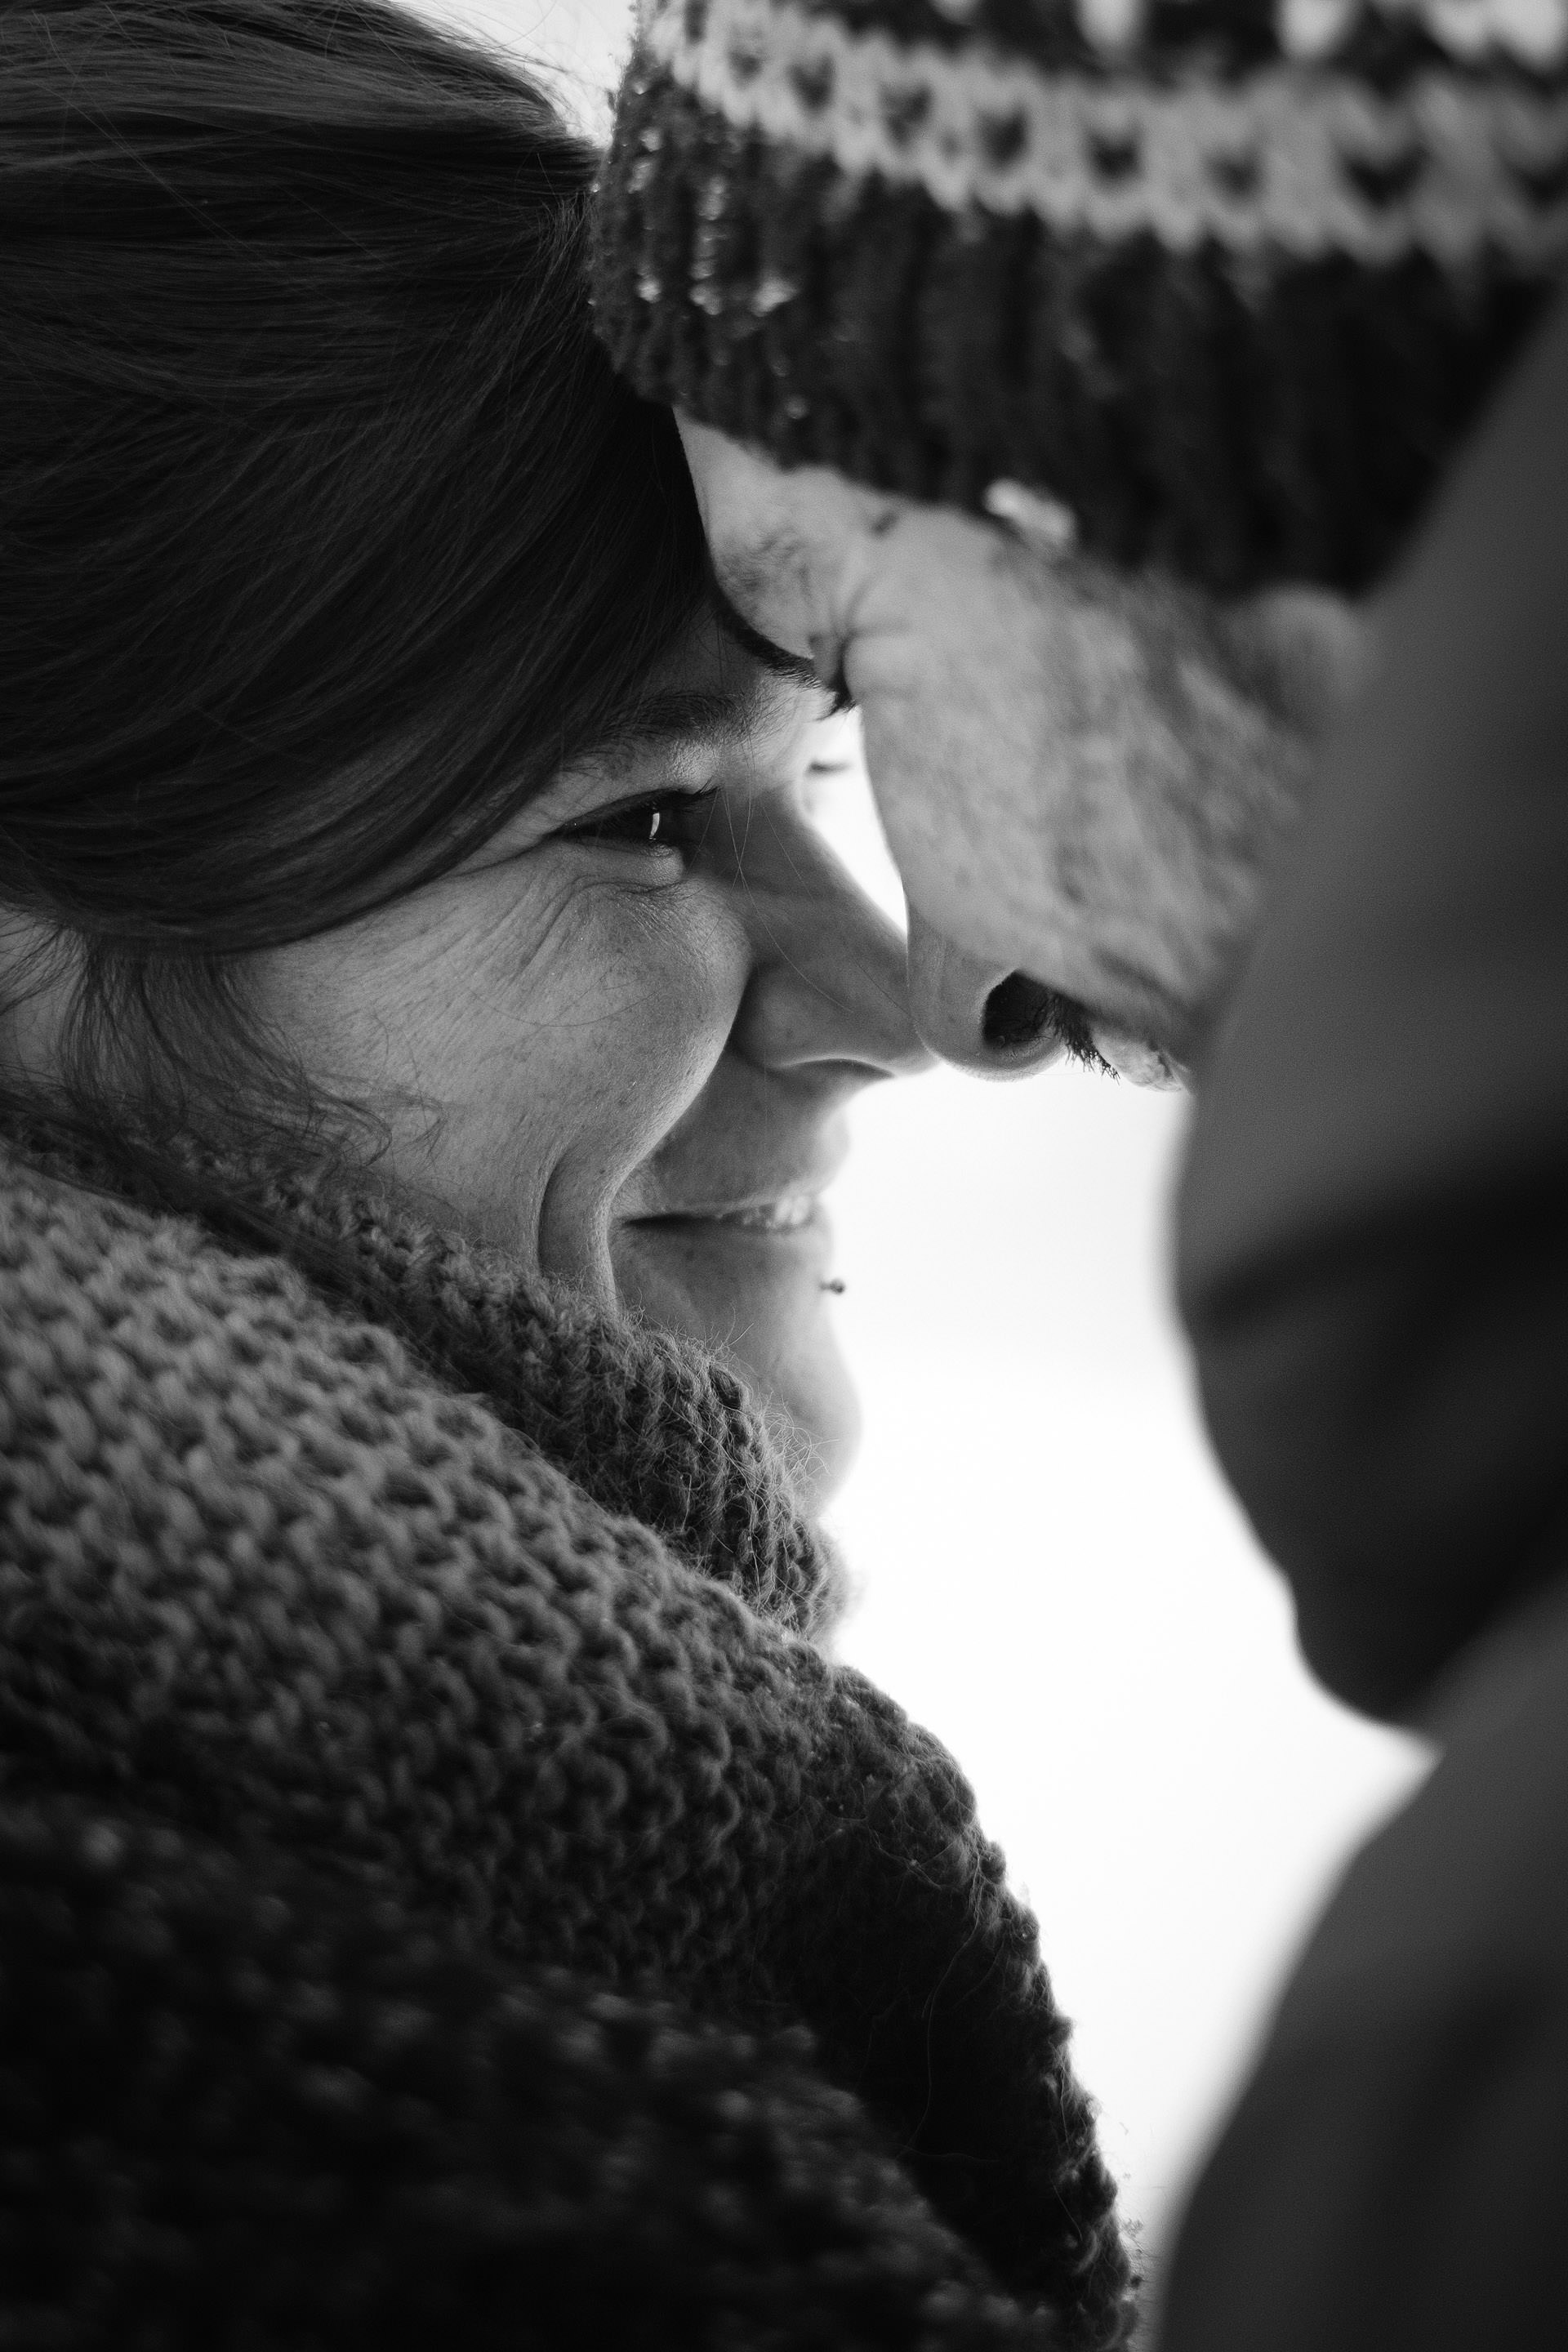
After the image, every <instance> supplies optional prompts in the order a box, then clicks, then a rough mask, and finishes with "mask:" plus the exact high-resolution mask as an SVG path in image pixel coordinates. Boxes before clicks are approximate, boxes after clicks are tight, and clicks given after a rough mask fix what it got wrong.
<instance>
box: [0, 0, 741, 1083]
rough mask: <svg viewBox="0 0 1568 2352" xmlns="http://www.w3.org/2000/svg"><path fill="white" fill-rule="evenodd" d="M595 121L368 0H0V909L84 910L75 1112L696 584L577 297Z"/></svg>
mask: <svg viewBox="0 0 1568 2352" xmlns="http://www.w3.org/2000/svg"><path fill="white" fill-rule="evenodd" d="M596 162H597V157H596V154H595V150H594V149H593V147H592V146H591V145H589V144H588V143H587V142H585V141H584V139H582V138H581V137H579V136H578V135H576V133H575V132H574V131H572V130H571V129H570V128H569V127H568V126H567V125H566V123H565V122H564V121H563V119H562V117H561V115H560V114H559V113H558V112H557V110H555V108H554V106H553V105H552V101H551V100H550V99H549V98H548V97H547V95H546V94H545V91H544V89H543V88H542V86H541V85H539V84H538V83H536V82H535V81H534V80H533V79H531V77H530V76H529V75H527V74H525V73H524V72H523V71H521V69H520V68H517V67H516V66H514V65H512V64H510V63H509V62H507V61H505V60H504V59H503V58H500V57H499V56H494V55H491V54H489V52H488V51H487V50H485V49H483V48H481V47H478V46H475V45H472V44H470V43H468V41H466V40H464V39H462V38H459V37H455V36H453V35H451V34H448V33H446V32H442V31H437V30H435V29H432V28H431V27H429V26H426V25H425V24H424V23H422V22H421V21H420V20H419V19H417V18H416V17H414V16H408V15H405V14H404V13H403V12H402V11H401V10H399V9H397V8H395V7H393V6H390V5H383V4H382V0H332V5H330V6H329V5H315V0H26V5H15V0H0V705H3V708H4V714H5V717H4V725H3V727H0V921H3V919H4V916H5V912H6V911H10V912H12V913H14V914H15V913H20V914H21V915H24V916H27V917H32V918H34V919H37V921H38V922H39V923H41V924H42V925H43V926H45V927H47V929H49V930H50V931H51V932H54V933H58V934H63V935H64V936H66V937H67V938H68V939H69V940H71V941H72V943H73V945H76V946H79V950H80V966H81V978H80V982H79V987H78V990H77V994H76V1000H75V1007H74V1013H73V1016H72V1019H71V1021H70V1023H69V1024H68V1051H67V1055H66V1062H67V1068H66V1075H65V1077H64V1079H63V1080H62V1082H61V1087H59V1088H58V1089H57V1097H58V1098H57V1099H56V1101H55V1102H54V1105H53V1109H54V1111H55V1112H57V1113H61V1115H68V1117H69V1118H71V1119H74V1120H75V1121H76V1122H77V1124H78V1125H83V1124H86V1125H88V1126H90V1125H91V1124H92V1123H93V1121H94V1120H95V1119H96V1120H97V1121H98V1123H99V1125H100V1128H102V1127H104V1126H105V1125H106V1124H107V1125H110V1126H112V1125H113V1124H114V1119H113V1118H112V1117H110V1115H109V1114H108V1113H106V1111H105V1108H104V1106H105V1104H106V1103H107V1102H108V1101H109V1100H110V1094H109V1092H108V1087H109V1081H108V1078H107V1076H106V1073H107V1072H108V1070H109V1068H110V1064H111V1063H112V1064H113V1065H114V1066H116V1067H118V1068H119V1069H120V1070H121V1073H122V1074H123V1072H124V1070H125V1069H126V1068H127V1067H130V1066H135V1067H136V1068H138V1069H139V1070H140V1073H141V1076H140V1078H139V1079H138V1080H137V1082H136V1083H137V1085H138V1086H141V1087H142V1089H143V1091H147V1090H151V1091H153V1092H155V1091H156V1087H155V1085H154V1074H155V1073H156V1074H157V1084H158V1085H162V1086H163V1087H164V1093H165V1096H166V1094H167V1083H168V1080H169V1074H170V1072H171V1070H173V1069H174V1068H175V1067H176V1066H178V1064H179V1059H180V1051H181V1048H180V1046H179V1045H178V1044H177V1041H178V1040H182V1039H183V1040H184V1044H185V1045H186V1046H188V1045H189V1041H190V1039H191V1037H192V1036H193V1035H195V1036H197V1037H201V1036H205V1037H206V1038H207V1039H208V1040H209V1042H210V1040H211V1038H212V1037H213V1036H214V1034H216V1033H217V1032H218V1031H219V1030H221V1029H223V1027H224V1024H228V1027H229V1029H231V1030H237V1029H239V1028H242V1027H243V1007H242V1003H241V1001H240V994H239V992H237V991H236V990H235V989H234V987H233V986H232V985H231V982H232V975H233V971H234V965H233V959H235V958H236V957H237V956H239V955H243V954H244V953H245V952H247V951H248V950H255V949H258V948H261V947H265V946H268V945H274V944H278V943H280V942H283V941H286V940H291V939H296V938H300V937H301V936H303V935H306V934H308V933H310V932H314V931H320V930H323V929H329V928H331V926H333V925H335V924H337V923H341V922H342V921H344V920H346V919H350V918H351V917H353V916H354V915H356V914H359V913H362V912H364V911H367V910H368V909H369V908H372V907H374V906H375V905H377V904H379V903H382V902H384V900H385V899H387V898H389V897H392V896H394V895H396V894H398V893H400V892H402V891H405V890H406V889H408V888H410V887H413V886H414V885H416V883H418V882H420V881H422V880H425V879H427V878H430V877H432V876H433V875H434V874H436V873H437V872H438V871H440V870H441V869H442V868H443V867H445V866H448V865H450V864H451V863H453V862H454V861H455V860H456V859H458V857H460V856H462V855H463V854H464V853H465V852H466V850H467V849H468V848H469V847H471V846H472V845H473V844H474V843H475V842H476V841H477V840H478V839H479V838H480V837H482V835H484V833H485V832H487V831H488V830H489V828H490V827H491V826H493V825H494V824H497V823H498V822H500V819H501V818H502V817H504V815H505V814H507V813H508V812H509V811H510V809H511V808H513V807H515V806H517V805H518V804H519V803H521V802H522V801H523V800H525V799H526V798H527V797H528V796H529V794H530V793H531V792H533V791H534V790H536V789H537V788H538V786H539V785H540V784H541V783H542V782H543V781H544V780H545V779H546V778H547V777H548V776H549V775H550V773H551V772H552V771H553V770H554V769H555V768H557V767H558V766H559V765H560V763H561V762H562V761H563V760H565V759H568V758H573V757H577V756H580V755H581V754H583V753H584V751H587V750H589V749H590V748H592V747H594V746H595V745H596V744H598V743H601V742H603V741H605V740H606V739H608V738H611V737H613V736H614V735H615V733H616V731H617V730H619V729H620V728H621V727H623V726H624V725H626V724H627V723H628V722H629V721H630V720H631V719H633V717H634V714H635V709H636V705H637V699H638V697H639V694H640V693H641V692H642V690H643V688H644V686H645V683H646V682H647V680H648V678H649V677H650V674H651V672H652V670H653V669H654V667H655V666H656V664H657V663H658V661H659V659H660V657H661V656H663V655H664V654H666V653H667V652H668V650H669V649H670V648H671V646H673V645H674V643H675V641H676V640H677V638H678V637H679V635H680V634H681V632H682V631H683V629H684V628H686V627H687V626H688V625H689V624H690V622H691V621H692V619H693V618H694V617H695V615H696V614H698V612H699V611H700V610H701V609H702V608H703V605H704V603H705V599H706V598H707V596H708V571H707V560H706V555H705V551H704V547H703V541H702V533H701V526H700V519H699V516H698V512H697V508H696V502H695V499H694V496H693V493H692V489H691V485H690V480H689V476H688V473H687V470H686V466H685V462H684V459H683V457H682V455H681V451H680V446H679V436H677V434H676V432H675V428H674V425H673V421H672V420H671V418H670V417H669V416H668V413H667V412H665V411H663V410H660V409H655V408H652V407H648V406H645V405H644V404H642V403H640V402H639V401H637V399H636V398H635V397H634V396H633V395H632V394H630V393H629V392H628V391H627V390H626V388H625V387H624V386H623V385H622V384H621V383H619V382H618V381H617V379H616V377H615V376H614V375H613V374H612V373H611V371H610V368H609V365H608V362H606V360H605V357H604V355H603V352H601V350H600V348H599V346H598V344H597V343H596V341H595V338H594V334H593V331H592V324H591V319H590V313H589V309H588V302H587V296H586V291H585V281H584V246H585V239H586V236H587V233H588V207H589V202H590V193H591V183H592V180H593V175H594V172H595V165H596ZM4 1009H5V1008H4V1004H3V1003H0V1013H3V1012H4ZM259 1055H261V1047H260V1045H259V1043H258V1042H257V1041H252V1044H251V1046H250V1047H247V1052H246V1054H245V1055H241V1056H240V1058H239V1060H238V1061H237V1062H236V1061H235V1059H234V1057H233V1056H232V1055H225V1054H223V1053H218V1054H212V1053H208V1054H207V1055H205V1078H204V1085H207V1084H210V1083H211V1082H212V1081H213V1079H214V1077H215V1074H216V1072H217V1071H218V1069H219V1068H220V1066H222V1065H223V1064H224V1063H225V1061H226V1060H227V1061H228V1062H229V1063H230V1064H231V1066H235V1067H243V1068H244V1069H245V1070H246V1071H247V1074H248V1076H254V1075H255V1073H256V1071H257V1069H258V1067H259V1066H260V1061H259V1059H258V1056H259ZM271 1077H272V1082H273V1084H274V1087H276V1083H277V1080H278V1072H277V1070H276V1069H274V1070H273V1072H272V1074H271ZM116 1083H117V1085H118V1087H119V1089H120V1091H119V1093H118V1096H117V1097H115V1099H116V1101H117V1102H118V1105H119V1108H120V1110H121V1112H124V1111H126V1110H127V1109H128V1108H131V1107H132V1104H133V1101H134V1098H135V1087H132V1090H131V1092H130V1093H127V1091H126V1081H125V1079H124V1077H123V1075H122V1076H121V1078H120V1079H119V1080H118V1081H117V1082H116ZM243 1091H244V1089H243V1088H242V1087H236V1099H237V1098H238V1096H239V1094H240V1093H242V1092H243ZM62 1105H63V1106H64V1110H63V1113H62V1112H61V1107H62ZM144 1107H145V1106H143V1108H144ZM37 1109H38V1106H37V1104H35V1103H33V1102H31V1100H30V1098H28V1097H26V1095H25V1093H23V1092H19V1091H18V1088H17V1087H16V1084H15V1083H13V1084H12V1086H11V1087H10V1090H9V1093H8V1096H7V1097H5V1099H4V1100H0V1118H5V1117H9V1118H21V1117H24V1116H32V1115H33V1114H35V1113H36V1112H37Z"/></svg>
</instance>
